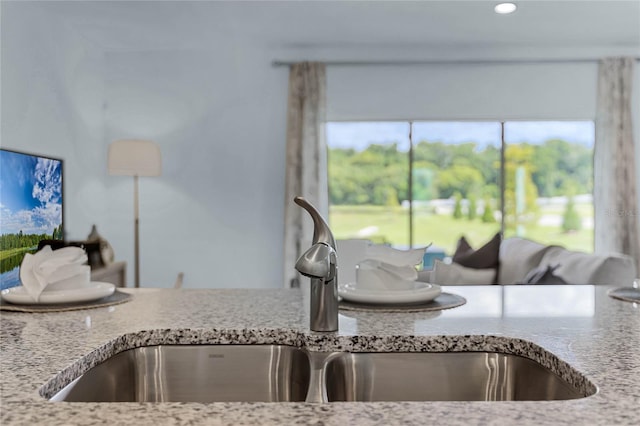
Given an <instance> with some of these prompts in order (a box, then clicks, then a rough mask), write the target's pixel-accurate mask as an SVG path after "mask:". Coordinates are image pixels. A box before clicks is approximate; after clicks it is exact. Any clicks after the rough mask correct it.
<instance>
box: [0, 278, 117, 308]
mask: <svg viewBox="0 0 640 426" xmlns="http://www.w3.org/2000/svg"><path fill="white" fill-rule="evenodd" d="M115 289H116V286H115V285H113V284H111V283H103V282H98V281H92V282H91V283H89V287H83V288H74V289H70V290H51V291H43V292H42V293H41V294H40V300H39V301H38V302H35V301H34V300H33V299H32V298H31V296H29V294H28V293H27V291H26V290H25V288H24V287H23V286H18V287H11V288H8V289H6V290H2V298H3V299H4V300H6V301H7V302H9V303H15V304H18V305H55V304H59V303H75V302H90V301H92V300H98V299H102V298H103V297H107V296H110V295H112V294H113V292H114V291H115Z"/></svg>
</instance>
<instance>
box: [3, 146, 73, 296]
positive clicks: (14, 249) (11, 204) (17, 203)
mask: <svg viewBox="0 0 640 426" xmlns="http://www.w3.org/2000/svg"><path fill="white" fill-rule="evenodd" d="M62 166H63V162H62V160H60V159H57V158H51V157H46V156H41V155H34V154H27V153H23V152H18V151H12V150H7V149H0V289H3V290H4V289H6V288H10V287H15V286H17V285H20V276H19V271H20V263H21V262H22V259H23V258H24V255H25V254H26V253H34V252H35V251H36V250H37V248H38V243H39V242H40V241H41V240H43V239H54V240H62V239H63V235H64V234H63V229H64V228H63V221H62V216H63V215H62V198H63V191H62Z"/></svg>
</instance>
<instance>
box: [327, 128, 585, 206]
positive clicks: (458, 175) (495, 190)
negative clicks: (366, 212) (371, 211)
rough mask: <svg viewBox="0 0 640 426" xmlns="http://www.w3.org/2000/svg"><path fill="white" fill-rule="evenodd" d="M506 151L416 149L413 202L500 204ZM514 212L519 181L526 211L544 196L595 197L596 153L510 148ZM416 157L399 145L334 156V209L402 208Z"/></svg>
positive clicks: (432, 145)
mask: <svg viewBox="0 0 640 426" xmlns="http://www.w3.org/2000/svg"><path fill="white" fill-rule="evenodd" d="M500 154H501V153H500V148H497V147H494V146H491V145H488V146H484V147H480V146H479V144H477V143H475V142H467V143H462V144H446V143H443V142H429V141H421V142H419V143H417V144H416V145H415V146H414V148H413V179H412V180H413V199H414V200H425V201H428V200H432V199H447V198H455V197H457V196H460V197H462V198H465V199H471V198H473V199H494V200H495V199H498V198H499V195H500V190H499V176H500V161H501V160H500ZM504 156H505V176H506V181H505V188H506V191H505V196H506V200H505V202H506V205H505V207H506V210H507V212H509V211H510V210H514V211H515V208H516V207H515V205H516V200H515V188H516V175H519V176H518V178H517V179H518V180H519V182H520V186H521V187H523V190H524V193H525V200H526V201H525V202H526V210H527V211H531V210H535V200H536V199H537V198H538V197H553V196H562V195H575V194H583V193H591V192H592V188H593V173H592V162H593V150H592V149H591V148H589V147H586V146H584V145H581V144H575V143H570V142H567V141H565V140H560V139H550V140H547V141H545V142H544V143H542V144H539V145H538V144H530V143H524V142H523V143H519V144H509V145H507V147H506V149H505V153H504ZM408 174H409V155H408V153H407V152H402V151H399V150H398V144H397V143H392V144H388V145H382V144H371V145H369V146H368V147H367V148H366V149H365V150H362V151H356V150H355V149H345V148H330V149H329V198H330V202H331V204H334V205H386V206H393V205H398V204H399V203H401V202H402V201H403V200H407V199H409V192H408V191H409V179H408Z"/></svg>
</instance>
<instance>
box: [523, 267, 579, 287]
mask: <svg viewBox="0 0 640 426" xmlns="http://www.w3.org/2000/svg"><path fill="white" fill-rule="evenodd" d="M559 266H560V264H557V265H547V266H538V267H537V268H533V269H532V270H531V271H529V273H528V274H527V275H526V276H525V277H524V281H523V282H522V284H543V285H544V284H568V283H567V282H566V281H565V280H563V279H562V278H560V277H559V276H557V275H554V273H553V271H555V270H556V269H558V267H559Z"/></svg>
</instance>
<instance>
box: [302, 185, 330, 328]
mask: <svg viewBox="0 0 640 426" xmlns="http://www.w3.org/2000/svg"><path fill="white" fill-rule="evenodd" d="M294 201H295V203H296V204H298V205H299V206H300V207H302V208H304V209H305V210H306V211H307V212H309V214H310V215H311V218H312V219H313V243H312V246H311V248H309V249H308V250H307V251H306V252H304V254H303V255H302V256H300V258H299V259H298V261H297V262H296V270H298V272H300V273H301V274H302V275H304V276H306V277H309V278H311V311H310V328H311V330H312V331H337V330H338V261H337V256H336V242H335V240H334V238H333V233H332V232H331V229H330V228H329V225H327V222H325V220H324V219H323V218H322V216H321V215H320V213H319V212H318V210H316V208H315V207H313V205H312V204H311V203H309V202H308V201H307V200H305V199H304V198H302V197H296V198H295V199H294Z"/></svg>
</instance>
